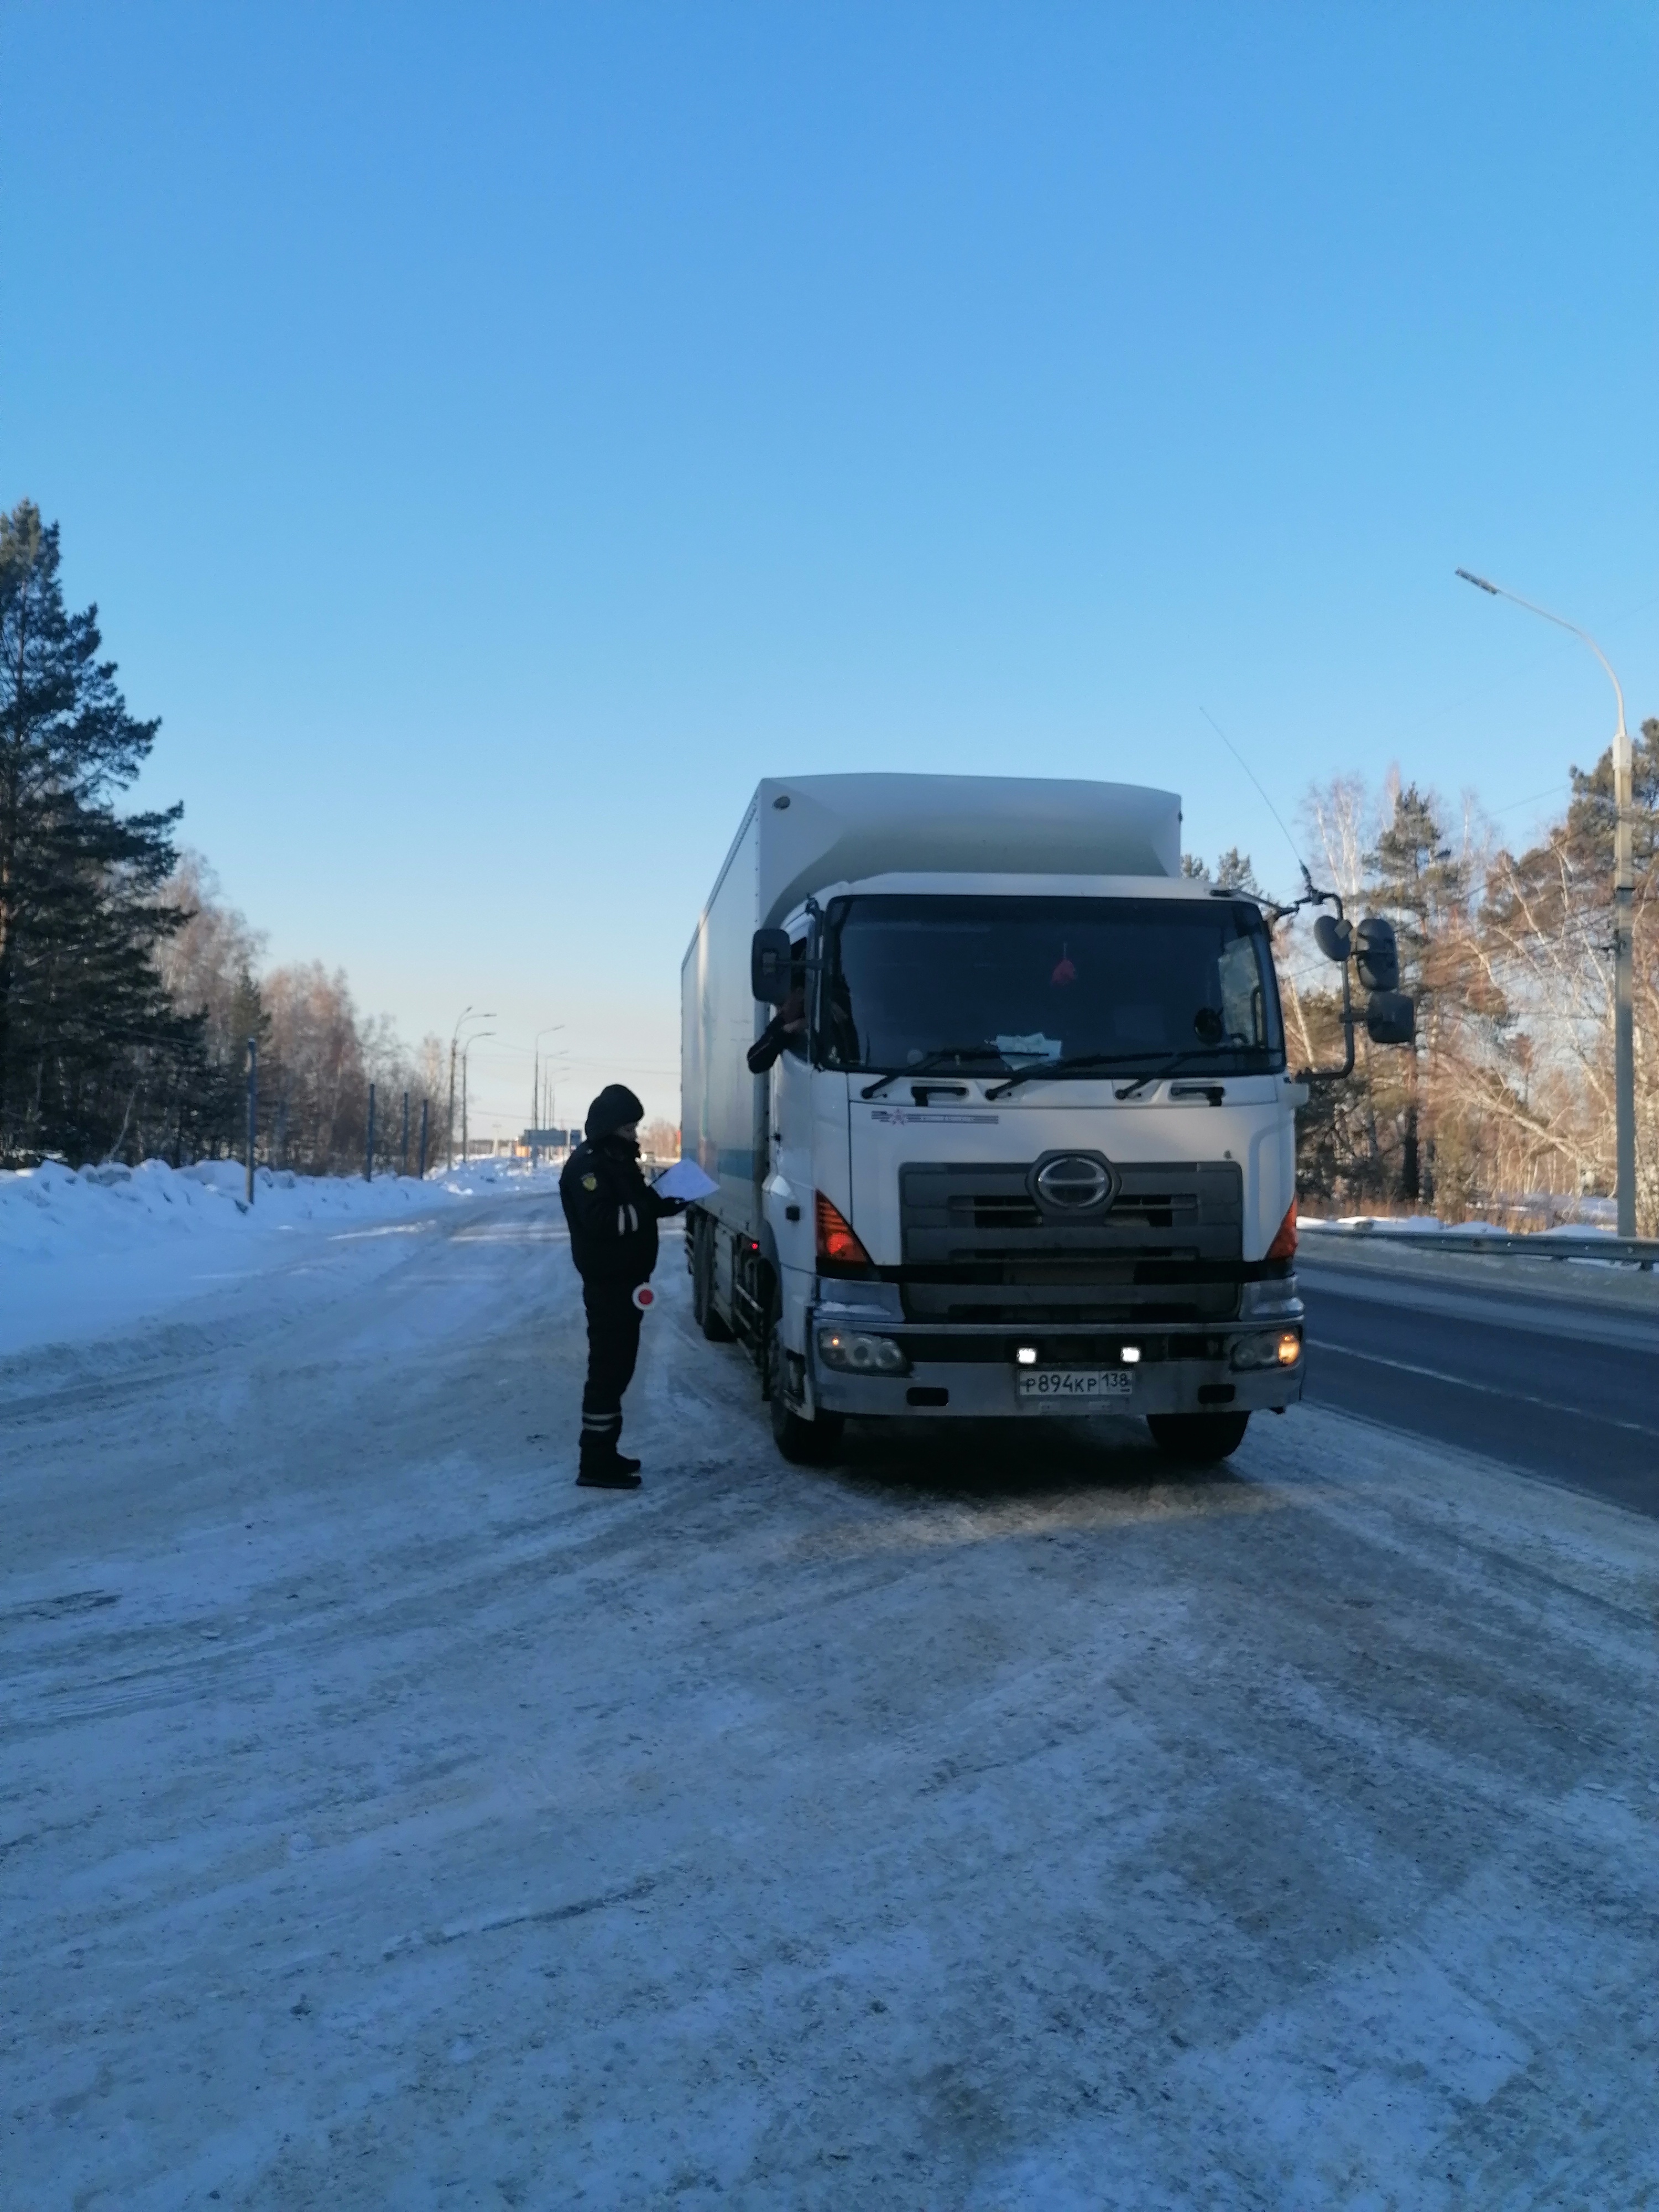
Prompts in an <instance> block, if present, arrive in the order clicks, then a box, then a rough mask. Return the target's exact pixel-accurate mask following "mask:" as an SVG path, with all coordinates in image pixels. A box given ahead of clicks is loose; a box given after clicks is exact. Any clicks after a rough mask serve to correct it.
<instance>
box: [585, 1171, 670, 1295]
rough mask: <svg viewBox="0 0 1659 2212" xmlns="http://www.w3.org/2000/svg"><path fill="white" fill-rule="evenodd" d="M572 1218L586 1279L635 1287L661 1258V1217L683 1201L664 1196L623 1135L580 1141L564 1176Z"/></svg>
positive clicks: (645, 1278)
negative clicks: (652, 1182) (661, 1196)
mask: <svg viewBox="0 0 1659 2212" xmlns="http://www.w3.org/2000/svg"><path fill="white" fill-rule="evenodd" d="M559 1197H560V1199H561V1200H562V1203H563V1206H564V1218H565V1219H566V1220H567V1221H568V1223H569V1224H570V1255H571V1257H572V1258H573V1259H574V1261H575V1262H576V1272H577V1273H578V1274H580V1276H581V1277H582V1278H583V1279H584V1280H585V1281H589V1282H596V1283H622V1284H625V1285H627V1286H628V1287H629V1289H630V1290H631V1289H632V1288H633V1287H634V1286H635V1285H636V1284H638V1283H643V1282H647V1281H649V1279H650V1276H651V1270H652V1269H653V1267H655V1266H656V1264H657V1223H658V1221H659V1219H660V1218H661V1217H662V1216H663V1215H664V1214H666V1213H678V1212H680V1211H681V1208H680V1206H679V1203H678V1200H675V1199H671V1198H659V1197H658V1196H657V1194H656V1192H655V1191H654V1190H653V1189H652V1188H651V1186H650V1184H649V1183H648V1182H647V1181H646V1179H645V1177H644V1176H642V1175H641V1173H640V1164H639V1158H638V1152H637V1148H636V1147H635V1146H633V1145H631V1144H629V1142H628V1140H627V1139H626V1138H623V1137H601V1138H600V1139H599V1142H598V1143H597V1144H591V1143H590V1144H582V1145H578V1146H577V1147H576V1149H575V1151H574V1152H572V1154H571V1155H570V1158H568V1160H567V1161H566V1162H565V1164H564V1173H563V1174H562V1176H560V1177H559Z"/></svg>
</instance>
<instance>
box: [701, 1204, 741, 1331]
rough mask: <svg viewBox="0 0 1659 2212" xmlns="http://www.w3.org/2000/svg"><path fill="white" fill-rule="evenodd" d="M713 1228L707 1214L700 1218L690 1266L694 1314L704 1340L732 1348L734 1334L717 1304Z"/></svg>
mask: <svg viewBox="0 0 1659 2212" xmlns="http://www.w3.org/2000/svg"><path fill="white" fill-rule="evenodd" d="M714 1235H715V1231H714V1223H713V1222H712V1221H710V1220H709V1218H708V1216H707V1215H706V1214H700V1215H699V1216H698V1218H697V1241H696V1254H695V1256H694V1258H693V1260H692V1262H691V1311H692V1313H693V1315H694V1316H696V1322H697V1326H698V1328H701V1329H702V1333H703V1336H704V1338H705V1340H707V1341H708V1343H710V1344H730V1343H731V1341H732V1332H731V1330H730V1329H729V1328H727V1327H726V1323H725V1322H723V1321H722V1320H721V1319H720V1309H719V1308H718V1307H717V1306H716V1305H715V1304H714Z"/></svg>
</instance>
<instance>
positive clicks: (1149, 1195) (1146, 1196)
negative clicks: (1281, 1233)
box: [899, 1160, 1244, 1327]
mask: <svg viewBox="0 0 1659 2212" xmlns="http://www.w3.org/2000/svg"><path fill="white" fill-rule="evenodd" d="M1028 1173H1029V1170H1027V1169H1026V1168H1024V1167H1020V1166H1017V1165H1006V1164H1001V1163H998V1164H991V1165H987V1166H984V1167H973V1166H961V1165H945V1164H933V1163H922V1162H916V1163H913V1164H910V1165H909V1166H907V1167H903V1168H901V1170H899V1209H900V1222H901V1230H902V1240H903V1241H902V1248H901V1249H902V1255H903V1267H902V1283H903V1297H904V1308H905V1312H906V1313H907V1315H908V1316H909V1317H910V1318H911V1319H912V1320H915V1321H958V1322H1002V1321H1006V1322H1013V1323H1016V1324H1024V1325H1025V1326H1027V1327H1029V1326H1030V1325H1032V1324H1034V1323H1037V1322H1048V1323H1051V1324H1054V1323H1058V1324H1060V1325H1062V1326H1063V1325H1065V1324H1066V1323H1067V1322H1077V1323H1089V1322H1096V1323H1099V1322H1154V1321H1161V1322H1210V1321H1225V1320H1228V1319H1230V1318H1231V1316H1233V1315H1234V1314H1235V1313H1236V1312H1237V1307H1238V1285H1239V1279H1240V1263H1241V1261H1242V1260H1243V1221H1244V1186H1243V1176H1241V1174H1240V1172H1239V1169H1238V1166H1237V1162H1235V1161H1231V1160H1224V1161H1211V1160H1194V1161H1188V1162H1182V1163H1179V1164H1175V1165H1170V1164H1165V1163H1159V1164H1156V1165H1146V1166H1142V1165H1138V1164H1123V1163H1121V1162H1120V1163H1119V1164H1118V1173H1119V1175H1120V1176H1121V1184H1120V1188H1119V1191H1118V1195H1117V1198H1116V1200H1115V1201H1114V1203H1113V1204H1112V1205H1111V1206H1109V1207H1108V1208H1107V1210H1106V1211H1105V1212H1103V1213H1102V1214H1100V1215H1098V1216H1096V1217H1094V1218H1091V1219H1090V1220H1087V1221H1067V1220H1056V1219H1054V1218H1051V1217H1048V1216H1046V1215H1045V1214H1044V1213H1043V1212H1042V1211H1041V1209H1040V1208H1039V1207H1038V1206H1036V1204H1035V1202H1034V1201H1033V1200H1032V1198H1031V1195H1030V1190H1029V1188H1027V1181H1026V1178H1027V1176H1028Z"/></svg>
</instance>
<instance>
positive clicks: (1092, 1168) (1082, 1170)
mask: <svg viewBox="0 0 1659 2212" xmlns="http://www.w3.org/2000/svg"><path fill="white" fill-rule="evenodd" d="M1031 1182H1032V1187H1033V1190H1034V1192H1035V1194H1036V1200H1037V1203H1038V1204H1039V1205H1040V1206H1046V1207H1048V1210H1049V1211H1050V1212H1054V1213H1088V1212H1092V1211H1093V1210H1094V1209H1095V1208H1097V1207H1098V1206H1106V1205H1109V1203H1110V1202H1111V1200H1113V1199H1114V1198H1115V1196H1116V1195H1117V1177H1116V1176H1115V1174H1114V1173H1113V1171H1112V1170H1111V1169H1110V1168H1109V1166H1108V1165H1107V1164H1106V1162H1105V1161H1104V1160H1103V1159H1102V1158H1101V1157H1100V1155H1099V1154H1098V1153H1097V1152H1050V1153H1048V1155H1047V1156H1046V1157H1045V1158H1042V1159H1040V1160H1039V1161H1038V1162H1037V1164H1036V1168H1035V1169H1034V1170H1032V1175H1031Z"/></svg>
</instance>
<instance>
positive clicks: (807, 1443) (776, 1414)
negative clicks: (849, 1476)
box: [765, 1319, 846, 1467]
mask: <svg viewBox="0 0 1659 2212" xmlns="http://www.w3.org/2000/svg"><path fill="white" fill-rule="evenodd" d="M782 1376H783V1324H782V1322H781V1321H778V1320H776V1319H774V1321H773V1323H772V1335H771V1340H770V1343H769V1347H768V1351H767V1362H766V1377H765V1379H766V1381H767V1383H769V1389H768V1391H767V1400H768V1402H769V1405H770V1407H771V1409H772V1441H773V1443H775V1444H776V1446H777V1448H778V1449H779V1450H780V1451H781V1453H782V1454H783V1455H784V1457H785V1458H786V1459H787V1460H788V1461H789V1462H791V1463H792V1464H793V1466H796V1467H822V1466H823V1465H824V1463H825V1462H826V1461H829V1460H831V1459H833V1458H834V1457H835V1453H836V1445H837V1444H838V1443H840V1442H841V1432H842V1429H843V1428H844V1427H845V1426H846V1416H845V1415H844V1414H842V1413H820V1414H819V1415H818V1416H817V1419H815V1420H809V1419H807V1417H806V1416H805V1414H804V1413H792V1412H791V1411H790V1408H789V1406H788V1404H787V1401H786V1400H785V1398H784V1395H783V1382H782Z"/></svg>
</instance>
